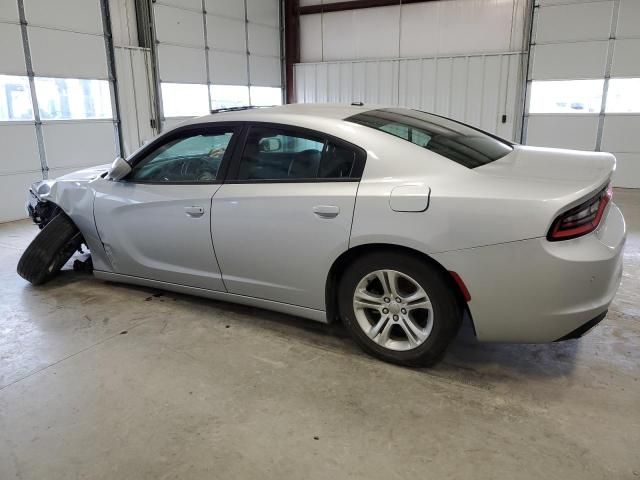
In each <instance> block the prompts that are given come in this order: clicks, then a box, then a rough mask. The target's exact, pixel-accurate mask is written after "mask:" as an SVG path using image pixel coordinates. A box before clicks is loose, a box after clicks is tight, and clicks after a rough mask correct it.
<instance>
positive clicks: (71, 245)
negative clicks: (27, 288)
mask: <svg viewBox="0 0 640 480" xmlns="http://www.w3.org/2000/svg"><path fill="white" fill-rule="evenodd" d="M82 242H83V239H82V234H81V233H80V231H79V230H78V228H77V227H76V226H75V225H74V223H73V222H72V221H71V219H70V218H69V217H68V216H67V215H65V214H64V213H58V214H57V215H56V216H55V217H54V218H52V219H51V221H50V222H49V223H48V224H47V225H46V226H45V227H44V228H43V229H42V230H41V231H40V233H39V234H38V235H37V236H36V238H34V239H33V241H32V242H31V243H30V244H29V246H28V247H27V249H26V250H25V251H24V253H23V254H22V257H21V258H20V261H19V262H18V269H17V270H18V274H19V275H20V276H21V277H22V278H24V279H25V280H27V281H28V282H30V283H32V284H33V285H41V284H43V283H45V282H48V281H49V280H51V278H53V277H54V276H55V275H56V274H57V273H58V272H59V271H60V269H61V268H62V266H63V265H64V264H65V263H67V261H68V260H69V259H70V258H71V256H72V255H73V254H74V252H75V251H76V250H77V249H78V248H79V247H80V245H81V244H82Z"/></svg>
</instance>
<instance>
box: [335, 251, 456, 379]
mask: <svg viewBox="0 0 640 480" xmlns="http://www.w3.org/2000/svg"><path fill="white" fill-rule="evenodd" d="M377 270H395V271H398V272H401V273H403V274H405V275H408V276H409V277H411V278H412V279H413V280H415V281H416V282H417V283H418V284H419V285H420V287H422V289H423V290H424V291H425V292H426V293H427V295H428V297H429V300H430V301H431V305H432V309H433V326H432V329H431V333H430V334H429V336H428V337H427V338H426V340H424V343H422V344H420V345H419V346H417V347H415V348H413V349H410V350H404V351H398V350H392V349H389V348H385V347H383V346H382V345H379V344H378V343H376V342H375V341H374V340H372V339H371V338H369V336H367V334H366V333H365V332H364V331H363V329H362V328H361V327H360V324H359V323H358V321H357V319H356V314H355V311H354V306H353V295H354V292H355V290H356V287H357V285H358V283H359V282H360V280H361V279H362V278H364V277H365V276H366V275H368V274H370V273H372V272H375V271H377ZM446 275H447V274H446V272H444V271H442V269H440V268H438V267H437V266H436V265H432V264H430V263H429V262H425V261H422V260H421V259H419V258H417V257H414V256H411V255H407V254H403V253H401V252H388V251H386V252H385V251H381V252H374V253H369V254H366V255H363V256H362V257H359V258H357V259H356V260H355V261H354V262H353V263H352V264H351V265H349V266H348V267H347V270H346V271H345V273H344V274H343V275H342V278H341V279H340V282H339V284H338V308H339V311H340V316H341V318H342V321H343V322H344V324H345V326H346V328H347V329H348V330H349V332H350V333H351V336H352V337H353V338H354V340H355V341H356V343H358V345H360V347H361V348H362V349H363V350H364V351H365V352H368V353H370V354H371V355H373V356H375V357H378V358H380V359H382V360H384V361H387V362H391V363H395V364H399V365H404V366H410V367H426V366H431V365H433V364H435V363H437V362H438V361H439V360H440V359H441V358H442V356H443V355H444V353H445V350H446V348H447V346H448V345H449V344H450V343H451V341H452V340H453V338H454V337H455V335H456V333H457V331H458V329H459V327H460V323H461V321H462V315H463V311H462V308H461V305H460V302H459V300H458V298H457V295H456V293H455V291H454V290H453V287H452V285H451V282H450V280H449V279H448V278H447V277H446Z"/></svg>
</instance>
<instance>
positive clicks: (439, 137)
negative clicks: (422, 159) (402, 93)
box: [346, 108, 513, 168]
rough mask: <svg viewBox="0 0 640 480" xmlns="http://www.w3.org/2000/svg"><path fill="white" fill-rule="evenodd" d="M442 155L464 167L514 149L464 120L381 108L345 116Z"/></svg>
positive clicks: (480, 162)
mask: <svg viewBox="0 0 640 480" xmlns="http://www.w3.org/2000/svg"><path fill="white" fill-rule="evenodd" d="M346 121H348V122H353V123H357V124H360V125H364V126H366V127H370V128H373V129H376V130H380V131H382V132H385V133H388V134H390V135H393V136H395V137H399V138H402V139H403V140H406V141H408V142H411V143H413V144H415V145H418V146H420V147H422V148H425V149H427V150H431V151H432V152H434V153H437V154H439V155H442V156H443V157H445V158H448V159H449V160H452V161H454V162H456V163H459V164H460V165H463V166H465V167H467V168H475V167H479V166H482V165H486V164H487V163H490V162H493V161H495V160H498V159H499V158H502V157H504V156H505V155H507V154H509V153H510V152H511V151H513V148H512V147H511V144H510V143H509V142H507V141H505V140H501V139H499V138H497V137H494V136H492V135H490V134H488V133H485V132H483V131H482V130H478V129H476V128H473V127H470V126H468V125H465V124H463V123H459V122H456V121H455V120H450V119H448V118H444V117H439V116H437V115H433V114H430V113H425V112H419V111H417V110H409V109H406V108H384V109H379V110H370V111H368V112H363V113H359V114H357V115H353V116H351V117H349V118H347V119H346Z"/></svg>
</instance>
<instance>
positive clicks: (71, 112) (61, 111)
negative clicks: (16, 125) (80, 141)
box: [35, 77, 113, 120]
mask: <svg viewBox="0 0 640 480" xmlns="http://www.w3.org/2000/svg"><path fill="white" fill-rule="evenodd" d="M35 86H36V95H37V96H38V108H39V109H40V118H42V120H87V119H101V118H113V114H112V112H111V94H110V92H109V82H108V81H106V80H85V79H78V78H43V77H36V78H35Z"/></svg>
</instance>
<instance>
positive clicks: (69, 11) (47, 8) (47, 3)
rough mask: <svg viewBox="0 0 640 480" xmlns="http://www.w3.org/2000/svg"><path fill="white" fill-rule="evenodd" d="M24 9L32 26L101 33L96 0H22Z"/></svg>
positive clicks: (99, 14) (100, 17) (100, 18)
mask: <svg viewBox="0 0 640 480" xmlns="http://www.w3.org/2000/svg"><path fill="white" fill-rule="evenodd" d="M5 1H15V0H5ZM24 10H25V16H26V17H27V20H28V22H29V25H32V26H45V27H54V28H60V29H64V30H73V31H75V32H84V33H102V15H101V13H100V4H99V3H98V0H55V1H51V0H24Z"/></svg>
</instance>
